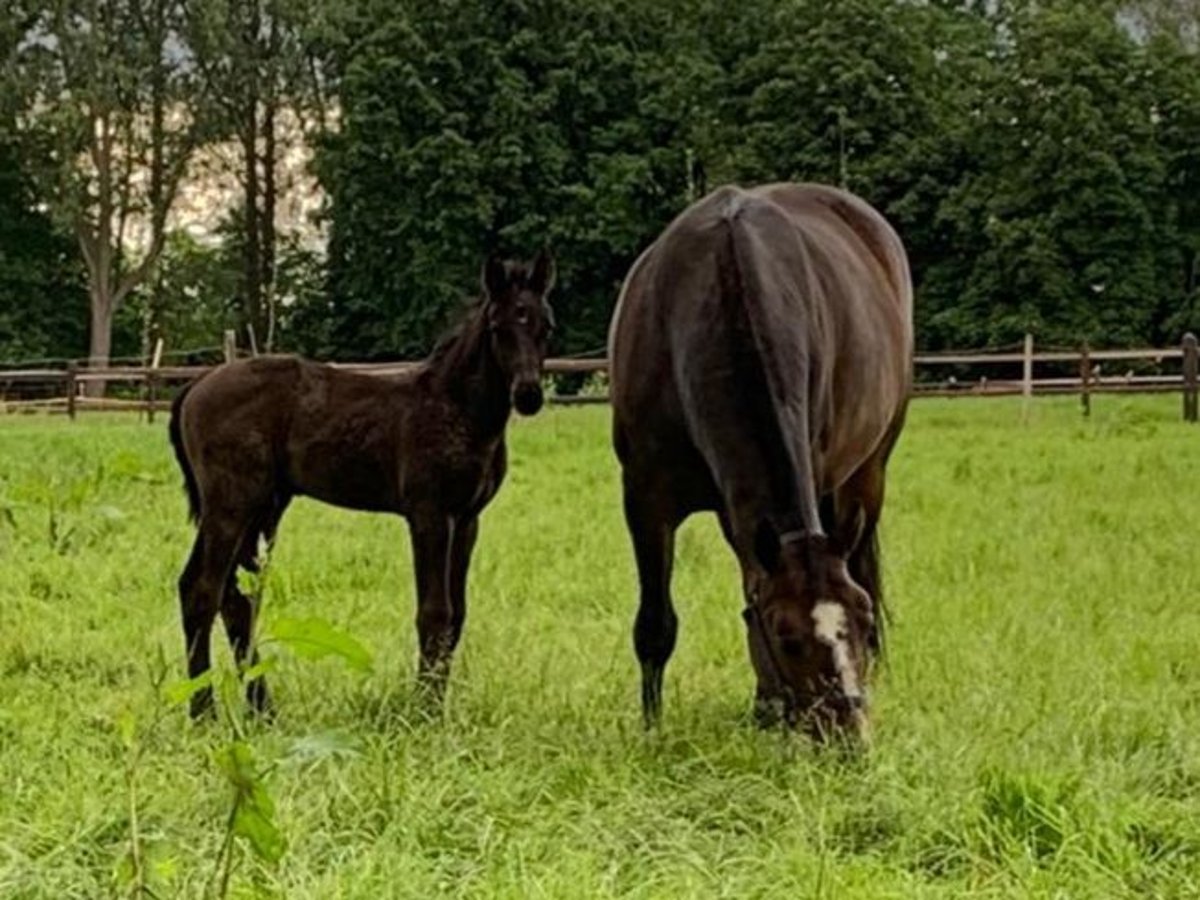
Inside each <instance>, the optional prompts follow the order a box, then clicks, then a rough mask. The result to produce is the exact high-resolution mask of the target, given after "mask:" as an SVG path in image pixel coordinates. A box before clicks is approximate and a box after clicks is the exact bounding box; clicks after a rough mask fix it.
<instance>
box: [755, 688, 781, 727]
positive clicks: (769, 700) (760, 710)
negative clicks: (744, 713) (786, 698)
mask: <svg viewBox="0 0 1200 900" xmlns="http://www.w3.org/2000/svg"><path fill="white" fill-rule="evenodd" d="M786 722H787V713H786V710H785V708H784V702H783V699H782V698H780V697H766V696H761V695H760V696H757V697H755V698H754V724H755V725H757V726H758V727H759V728H761V729H763V730H764V731H767V730H769V729H772V728H778V727H779V726H781V725H783V724H785V723H786Z"/></svg>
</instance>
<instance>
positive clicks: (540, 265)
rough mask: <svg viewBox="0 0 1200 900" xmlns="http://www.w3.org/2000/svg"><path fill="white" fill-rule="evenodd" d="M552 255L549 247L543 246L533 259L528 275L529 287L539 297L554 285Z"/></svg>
mask: <svg viewBox="0 0 1200 900" xmlns="http://www.w3.org/2000/svg"><path fill="white" fill-rule="evenodd" d="M555 269H556V267H555V265H554V256H553V254H551V253H550V248H549V247H543V248H542V249H541V251H540V252H539V253H538V255H537V258H536V259H534V261H533V272H532V274H530V276H529V288H530V290H532V291H533V292H534V293H535V294H537V295H538V296H540V297H545V296H546V295H547V294H548V293H550V290H551V289H552V288H553V287H554V278H555V275H556V271H555Z"/></svg>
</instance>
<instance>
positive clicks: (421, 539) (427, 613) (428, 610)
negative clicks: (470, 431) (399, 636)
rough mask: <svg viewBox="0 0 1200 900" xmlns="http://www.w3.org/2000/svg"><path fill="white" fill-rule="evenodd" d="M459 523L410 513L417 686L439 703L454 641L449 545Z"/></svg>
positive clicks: (437, 515)
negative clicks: (418, 649) (415, 587)
mask: <svg viewBox="0 0 1200 900" xmlns="http://www.w3.org/2000/svg"><path fill="white" fill-rule="evenodd" d="M462 524H463V523H462V522H461V520H460V519H458V518H457V517H455V516H448V515H445V514H444V513H441V512H432V511H431V512H428V513H421V514H417V515H413V516H411V517H410V519H409V530H410V531H411V533H412V546H413V568H414V571H415V573H416V579H417V639H418V643H419V647H420V658H419V660H418V663H417V683H418V687H419V688H420V689H421V690H422V691H423V692H425V693H426V694H427V695H428V697H429V699H430V700H432V701H434V702H435V703H440V702H441V700H442V697H443V696H444V695H445V692H446V679H447V678H448V676H449V674H450V656H451V654H452V652H453V650H454V644H455V643H456V634H455V627H454V600H453V585H454V566H453V548H454V544H455V541H456V533H457V532H458V530H459V528H461V527H462Z"/></svg>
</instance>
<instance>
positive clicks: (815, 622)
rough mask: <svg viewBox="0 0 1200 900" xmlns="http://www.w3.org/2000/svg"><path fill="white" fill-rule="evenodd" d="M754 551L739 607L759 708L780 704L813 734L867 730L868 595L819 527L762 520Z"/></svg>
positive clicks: (764, 711) (770, 709)
mask: <svg viewBox="0 0 1200 900" xmlns="http://www.w3.org/2000/svg"><path fill="white" fill-rule="evenodd" d="M755 555H756V556H757V558H758V562H759V564H760V566H761V574H758V575H756V576H754V577H753V578H752V579H751V587H750V598H749V600H750V604H749V605H748V606H747V608H746V611H745V613H744V615H745V618H746V626H747V629H748V638H749V642H750V657H751V660H752V661H753V663H754V668H755V671H756V672H757V674H758V684H759V690H758V696H759V703H760V708H759V713H760V715H764V716H768V717H770V716H772V715H774V714H775V713H777V712H782V714H783V715H784V717H785V718H786V720H787V722H788V723H789V724H802V725H804V726H805V727H806V728H807V729H808V730H809V731H810V732H811V733H812V734H813V735H814V736H815V737H817V738H826V737H831V736H833V735H839V734H840V735H844V736H847V737H851V738H862V737H865V736H866V726H867V705H866V704H867V677H868V669H869V666H868V662H869V659H870V652H871V647H872V646H874V644H875V642H876V635H875V627H876V625H875V621H874V614H873V611H872V604H871V598H870V597H869V596H868V595H867V593H866V591H864V590H863V589H862V588H861V587H859V586H858V585H857V584H856V583H855V582H854V579H853V578H851V577H850V573H849V572H848V571H847V568H846V562H845V559H844V558H843V557H842V556H841V555H839V554H838V553H837V552H835V550H834V548H833V547H832V546H831V545H830V543H829V540H828V539H827V538H826V537H824V536H823V535H814V534H811V533H808V532H805V531H802V530H795V531H784V532H783V533H780V532H779V531H778V530H776V528H775V527H774V526H773V525H771V524H768V523H763V525H761V526H760V527H759V529H758V534H757V536H756V540H755ZM780 707H782V708H781V709H780Z"/></svg>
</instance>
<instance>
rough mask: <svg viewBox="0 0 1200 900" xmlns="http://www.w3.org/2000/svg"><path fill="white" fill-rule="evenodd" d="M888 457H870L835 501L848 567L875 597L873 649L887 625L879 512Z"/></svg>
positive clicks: (839, 536) (835, 531)
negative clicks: (880, 557) (846, 551)
mask: <svg viewBox="0 0 1200 900" xmlns="http://www.w3.org/2000/svg"><path fill="white" fill-rule="evenodd" d="M884 459H886V456H883V457H879V456H877V457H876V458H874V459H872V460H870V461H868V462H867V463H866V464H865V465H864V466H863V467H862V468H861V469H859V470H858V472H856V473H855V474H854V475H853V476H851V478H850V480H849V481H847V482H846V484H845V485H843V486H842V487H841V488H840V489H839V490H838V494H837V500H836V503H834V504H833V507H834V512H833V518H834V520H835V521H834V524H833V534H834V536H835V538H836V539H837V540H838V542H839V543H841V544H842V545H843V546H846V547H849V548H850V550H849V553H848V555H847V557H846V568H847V569H848V570H849V572H850V577H851V578H853V579H854V582H855V583H856V584H857V585H858V586H859V587H861V588H862V589H863V590H864V591H866V592H867V595H868V596H869V597H870V598H871V608H872V613H873V616H874V619H875V627H874V629H873V630H872V632H871V634H870V635H869V637H868V645H869V646H870V649H871V651H872V652H878V651H879V649H880V639H879V636H880V634H882V629H883V626H884V621H883V616H884V615H885V609H884V603H883V579H882V577H881V575H880V571H879V568H880V567H879V533H878V526H879V516H880V513H881V512H882V511H883V494H884V468H883V466H884V462H883V461H884Z"/></svg>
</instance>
